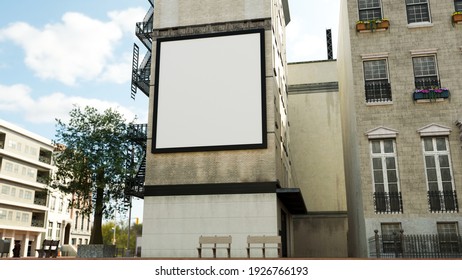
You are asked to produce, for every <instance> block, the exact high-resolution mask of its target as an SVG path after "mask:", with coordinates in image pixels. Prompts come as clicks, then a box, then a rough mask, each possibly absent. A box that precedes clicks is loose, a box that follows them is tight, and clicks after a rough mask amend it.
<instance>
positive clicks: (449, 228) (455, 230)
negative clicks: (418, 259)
mask: <svg viewBox="0 0 462 280" xmlns="http://www.w3.org/2000/svg"><path fill="white" fill-rule="evenodd" d="M436 228H437V230H438V240H439V243H440V250H441V252H442V253H459V252H460V242H461V239H460V235H459V224H458V223H457V222H438V223H437V224H436Z"/></svg>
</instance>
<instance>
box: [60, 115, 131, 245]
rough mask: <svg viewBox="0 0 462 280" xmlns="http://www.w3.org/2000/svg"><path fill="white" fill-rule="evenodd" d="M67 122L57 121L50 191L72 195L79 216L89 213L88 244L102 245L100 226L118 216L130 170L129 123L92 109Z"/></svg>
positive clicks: (115, 116)
mask: <svg viewBox="0 0 462 280" xmlns="http://www.w3.org/2000/svg"><path fill="white" fill-rule="evenodd" d="M69 115H70V120H69V122H68V123H65V122H63V121H61V120H57V130H56V140H55V142H56V143H55V144H56V146H57V147H60V148H59V149H58V150H59V151H58V152H57V153H55V158H54V162H55V165H56V167H57V171H56V172H55V174H54V178H53V180H52V184H51V185H52V186H53V187H57V188H59V189H60V190H62V191H64V192H66V193H72V194H73V195H74V197H76V198H77V199H75V200H74V201H71V204H72V206H73V207H74V208H78V209H79V210H80V212H81V213H82V214H84V215H89V214H91V213H93V215H94V225H93V230H92V235H91V238H90V243H91V244H103V237H102V231H101V226H102V220H103V218H107V219H109V218H111V217H112V216H113V214H114V211H119V212H123V211H124V208H125V207H124V203H122V201H123V198H124V189H125V186H126V182H127V179H129V178H130V177H132V176H133V173H134V169H133V168H132V166H130V164H128V159H130V157H132V154H133V149H137V147H134V145H133V142H132V141H131V139H132V135H131V129H130V127H131V126H133V123H127V122H126V120H125V119H124V118H123V117H122V115H121V114H120V113H118V112H117V111H114V110H112V109H108V110H105V111H104V112H103V113H100V112H99V111H98V110H97V109H95V108H92V107H85V108H84V109H83V110H82V109H81V108H79V107H74V108H73V109H72V110H71V111H70V113H69Z"/></svg>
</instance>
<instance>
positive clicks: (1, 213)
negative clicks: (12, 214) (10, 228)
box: [0, 210, 8, 220]
mask: <svg viewBox="0 0 462 280" xmlns="http://www.w3.org/2000/svg"><path fill="white" fill-rule="evenodd" d="M7 212H8V211H6V210H0V220H6V215H7Z"/></svg>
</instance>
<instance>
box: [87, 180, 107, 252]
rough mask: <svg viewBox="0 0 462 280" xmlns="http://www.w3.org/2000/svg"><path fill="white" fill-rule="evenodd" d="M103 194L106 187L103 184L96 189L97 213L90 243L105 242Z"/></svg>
mask: <svg viewBox="0 0 462 280" xmlns="http://www.w3.org/2000/svg"><path fill="white" fill-rule="evenodd" d="M103 196H104V189H103V187H102V186H99V187H98V188H97V190H96V199H95V214H94V221H93V229H92V231H91V237H90V244H103V231H102V224H103Z"/></svg>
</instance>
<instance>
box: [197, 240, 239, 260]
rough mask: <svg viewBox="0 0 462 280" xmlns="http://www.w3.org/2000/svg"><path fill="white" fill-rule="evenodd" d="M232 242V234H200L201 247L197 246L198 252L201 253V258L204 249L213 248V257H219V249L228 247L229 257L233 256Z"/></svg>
mask: <svg viewBox="0 0 462 280" xmlns="http://www.w3.org/2000/svg"><path fill="white" fill-rule="evenodd" d="M231 242H232V237H231V235H228V236H216V235H215V236H202V235H201V236H200V237H199V247H198V248H197V252H198V254H199V258H202V250H203V249H211V250H212V253H213V257H214V258H216V257H217V249H226V252H227V253H228V258H231Z"/></svg>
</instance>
